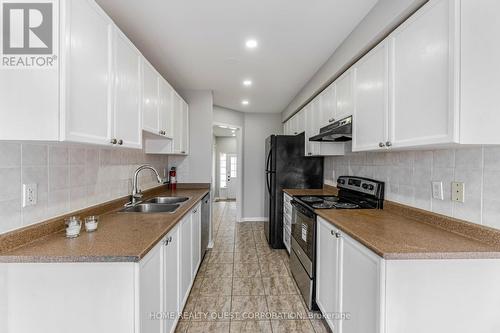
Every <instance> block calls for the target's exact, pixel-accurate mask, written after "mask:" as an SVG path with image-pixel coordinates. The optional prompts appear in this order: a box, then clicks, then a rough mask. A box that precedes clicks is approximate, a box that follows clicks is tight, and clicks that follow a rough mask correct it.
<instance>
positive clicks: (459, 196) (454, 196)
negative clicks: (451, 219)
mask: <svg viewBox="0 0 500 333" xmlns="http://www.w3.org/2000/svg"><path fill="white" fill-rule="evenodd" d="M451 200H452V201H456V202H464V201H465V183H460V182H453V183H451Z"/></svg>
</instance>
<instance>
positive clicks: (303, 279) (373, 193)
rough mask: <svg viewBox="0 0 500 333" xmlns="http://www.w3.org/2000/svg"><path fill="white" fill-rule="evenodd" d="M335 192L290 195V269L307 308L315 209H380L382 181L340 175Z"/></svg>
mask: <svg viewBox="0 0 500 333" xmlns="http://www.w3.org/2000/svg"><path fill="white" fill-rule="evenodd" d="M337 189H338V195H337V196H332V195H328V196H326V195H321V196H311V195H303V196H294V197H293V200H292V206H293V211H292V230H291V236H292V237H291V248H292V249H291V251H290V270H291V272H292V275H293V277H294V278H295V281H297V285H298V286H299V289H300V292H301V294H302V296H303V297H304V300H305V302H306V304H307V307H308V308H309V309H310V310H314V309H316V308H317V307H316V303H315V299H314V293H315V273H314V272H315V265H316V259H315V249H316V212H315V210H317V209H382V208H383V204H384V183H383V182H379V181H376V180H372V179H368V178H362V177H350V176H342V177H339V179H338V180H337Z"/></svg>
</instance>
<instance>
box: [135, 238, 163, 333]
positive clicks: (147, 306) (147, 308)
mask: <svg viewBox="0 0 500 333" xmlns="http://www.w3.org/2000/svg"><path fill="white" fill-rule="evenodd" d="M162 249H163V248H162V244H159V245H157V246H155V247H154V248H153V249H152V250H151V251H150V252H149V253H148V254H147V255H146V257H145V258H144V259H142V260H141V261H140V262H139V324H140V327H141V330H140V331H141V332H151V333H160V332H161V328H162V327H161V325H162V324H161V323H162V322H161V320H151V317H150V314H151V313H153V314H155V313H160V312H161V311H163V308H162V303H163V298H162V293H161V290H163V289H162V283H163V271H162V270H163V268H162V267H163V266H162V260H163V258H162V257H163V254H162Z"/></svg>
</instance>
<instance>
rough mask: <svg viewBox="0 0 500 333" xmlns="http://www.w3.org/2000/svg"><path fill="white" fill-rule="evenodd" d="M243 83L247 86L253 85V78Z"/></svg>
mask: <svg viewBox="0 0 500 333" xmlns="http://www.w3.org/2000/svg"><path fill="white" fill-rule="evenodd" d="M243 85H244V86H245V87H250V86H251V85H252V80H245V81H243Z"/></svg>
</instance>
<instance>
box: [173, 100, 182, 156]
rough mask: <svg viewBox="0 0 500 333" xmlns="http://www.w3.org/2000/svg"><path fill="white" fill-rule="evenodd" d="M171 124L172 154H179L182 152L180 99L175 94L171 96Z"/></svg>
mask: <svg viewBox="0 0 500 333" xmlns="http://www.w3.org/2000/svg"><path fill="white" fill-rule="evenodd" d="M172 112H173V115H172V117H173V120H174V121H173V123H174V138H173V141H174V144H173V148H174V149H173V151H174V153H177V154H179V153H180V152H181V151H182V135H183V133H182V99H181V98H180V97H179V95H177V94H176V93H174V94H173V108H172Z"/></svg>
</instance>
